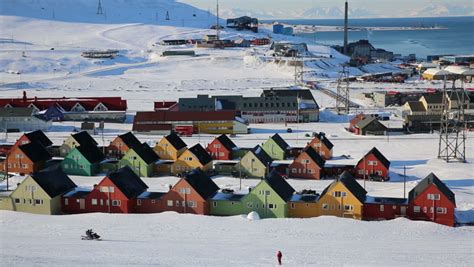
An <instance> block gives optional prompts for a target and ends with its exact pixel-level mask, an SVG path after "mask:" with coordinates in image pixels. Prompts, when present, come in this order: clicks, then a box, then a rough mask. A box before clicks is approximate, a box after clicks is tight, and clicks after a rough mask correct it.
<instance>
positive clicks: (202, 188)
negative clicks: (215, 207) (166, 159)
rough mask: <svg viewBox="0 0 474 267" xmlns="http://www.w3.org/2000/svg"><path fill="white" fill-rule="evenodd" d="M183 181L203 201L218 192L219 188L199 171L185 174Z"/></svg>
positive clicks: (195, 170)
mask: <svg viewBox="0 0 474 267" xmlns="http://www.w3.org/2000/svg"><path fill="white" fill-rule="evenodd" d="M183 179H184V180H186V181H187V182H188V183H189V184H190V185H191V186H192V187H193V188H194V190H196V192H198V194H199V195H200V196H201V197H202V198H204V199H208V198H210V197H213V196H214V195H215V194H216V192H217V191H218V190H219V187H218V186H217V185H216V184H215V183H214V181H213V180H212V179H211V178H209V177H208V176H207V175H206V174H205V173H204V172H203V171H202V170H200V169H194V170H192V171H191V172H189V173H188V174H186V176H185V177H184V178H183Z"/></svg>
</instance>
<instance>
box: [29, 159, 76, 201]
mask: <svg viewBox="0 0 474 267" xmlns="http://www.w3.org/2000/svg"><path fill="white" fill-rule="evenodd" d="M30 176H31V178H33V180H35V182H36V183H38V185H39V186H40V187H41V188H42V189H43V190H44V191H45V192H46V193H47V194H48V195H49V196H50V197H51V198H54V197H57V196H59V195H62V194H64V193H66V192H69V191H71V190H72V189H73V188H75V187H76V184H74V182H73V181H72V180H71V179H69V177H68V176H67V175H66V174H65V173H64V171H63V170H62V169H61V168H60V167H59V166H55V167H50V168H47V169H44V170H41V171H38V172H35V173H32V174H31V175H30Z"/></svg>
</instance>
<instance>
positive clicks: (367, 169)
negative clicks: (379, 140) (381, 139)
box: [355, 147, 390, 181]
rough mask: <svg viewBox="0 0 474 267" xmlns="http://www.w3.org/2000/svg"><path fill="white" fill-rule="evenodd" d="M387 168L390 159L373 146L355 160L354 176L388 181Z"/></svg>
mask: <svg viewBox="0 0 474 267" xmlns="http://www.w3.org/2000/svg"><path fill="white" fill-rule="evenodd" d="M389 168H390V161H389V160H388V159H387V158H385V156H384V155H382V153H380V151H379V150H378V149H377V148H375V147H374V148H372V149H371V150H370V151H369V152H368V153H367V154H365V156H363V157H362V159H360V160H359V162H357V165H356V166H355V176H356V177H357V178H359V179H364V178H365V179H367V180H372V181H388V180H389V179H390V177H389ZM364 173H365V175H364Z"/></svg>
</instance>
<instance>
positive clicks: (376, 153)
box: [357, 147, 390, 169]
mask: <svg viewBox="0 0 474 267" xmlns="http://www.w3.org/2000/svg"><path fill="white" fill-rule="evenodd" d="M370 154H373V155H374V156H375V157H376V158H377V159H378V160H380V162H382V164H383V165H384V166H385V167H386V168H387V169H388V168H389V167H390V161H389V160H388V159H387V158H386V157H385V156H384V155H383V154H382V153H381V152H380V151H379V150H378V149H377V148H376V147H373V148H372V149H371V150H370V151H369V152H367V154H365V155H364V156H363V157H362V158H361V159H360V160H359V162H357V165H359V163H361V162H362V161H363V160H364V158H365V157H367V156H368V155H370Z"/></svg>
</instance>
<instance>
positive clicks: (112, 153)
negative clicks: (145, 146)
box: [107, 132, 142, 159]
mask: <svg viewBox="0 0 474 267" xmlns="http://www.w3.org/2000/svg"><path fill="white" fill-rule="evenodd" d="M141 146H142V144H141V143H140V141H139V140H138V139H137V138H136V137H135V135H133V134H132V133H130V132H128V133H126V134H122V135H119V136H117V137H116V138H115V139H114V140H113V141H112V142H111V143H110V145H109V146H108V147H107V155H108V156H109V157H112V158H117V159H121V158H122V157H123V156H124V155H125V154H126V153H127V152H128V150H130V149H131V148H137V147H141Z"/></svg>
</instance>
